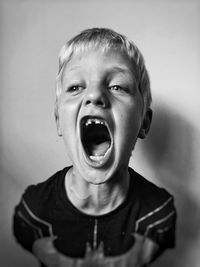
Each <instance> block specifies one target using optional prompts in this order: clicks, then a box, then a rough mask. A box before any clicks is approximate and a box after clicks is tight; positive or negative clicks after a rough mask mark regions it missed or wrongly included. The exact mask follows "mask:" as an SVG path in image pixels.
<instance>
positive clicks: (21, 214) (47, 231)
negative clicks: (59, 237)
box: [13, 186, 53, 252]
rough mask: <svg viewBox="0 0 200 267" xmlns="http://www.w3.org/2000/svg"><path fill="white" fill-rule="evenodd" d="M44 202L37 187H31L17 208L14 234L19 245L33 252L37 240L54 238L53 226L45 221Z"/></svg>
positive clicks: (14, 218)
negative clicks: (43, 215)
mask: <svg viewBox="0 0 200 267" xmlns="http://www.w3.org/2000/svg"><path fill="white" fill-rule="evenodd" d="M41 202H42V200H41V197H40V195H39V194H37V192H36V187H35V186H30V187H28V188H27V189H26V191H25V193H24V194H23V195H22V198H21V200H20V203H19V204H18V205H17V206H16V207H15V210H14V217H13V232H14V236H15V237H16V240H17V242H18V243H20V244H21V245H22V247H23V248H25V249H26V250H28V251H30V252H32V246H33V243H34V241H35V240H37V239H39V238H43V237H47V236H53V232H52V225H51V224H50V223H49V222H48V221H47V220H46V219H44V218H43V217H42V216H40V214H43V213H44V212H43V210H42V209H43V208H42V207H41V206H44V207H45V205H42V204H41Z"/></svg>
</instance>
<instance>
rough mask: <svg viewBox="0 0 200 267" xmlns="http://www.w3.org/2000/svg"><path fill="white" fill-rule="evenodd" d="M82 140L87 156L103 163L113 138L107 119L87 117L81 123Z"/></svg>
mask: <svg viewBox="0 0 200 267" xmlns="http://www.w3.org/2000/svg"><path fill="white" fill-rule="evenodd" d="M81 140H82V144H83V148H84V150H85V153H86V155H87V157H88V158H89V159H90V160H91V161H93V162H96V163H102V162H103V161H104V160H105V158H106V156H107V155H108V152H109V151H110V148H111V144H112V139H111V134H110V131H109V128H108V125H107V123H106V121H105V120H103V119H101V118H96V117H85V118H84V119H83V120H82V124H81Z"/></svg>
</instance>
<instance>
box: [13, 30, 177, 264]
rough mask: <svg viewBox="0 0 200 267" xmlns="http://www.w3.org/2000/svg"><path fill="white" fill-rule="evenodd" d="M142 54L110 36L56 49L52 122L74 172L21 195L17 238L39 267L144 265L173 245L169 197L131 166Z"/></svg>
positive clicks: (139, 124)
mask: <svg viewBox="0 0 200 267" xmlns="http://www.w3.org/2000/svg"><path fill="white" fill-rule="evenodd" d="M150 105H151V92H150V82H149V77H148V73H147V70H146V67H145V64H144V60H143V57H142V55H141V53H140V51H139V50H138V48H137V47H136V46H135V44H134V43H132V42H130V41H129V40H128V39H127V38H126V37H124V36H123V35H121V34H118V33H116V32H114V31H112V30H110V29H104V28H94V29H88V30H85V31H83V32H81V33H80V34H79V35H77V36H75V37H74V38H73V39H71V40H70V41H69V42H68V43H67V44H66V45H65V46H64V47H63V49H62V50H61V53H60V57H59V73H58V76H57V81H56V105H55V117H56V123H57V129H58V134H59V135H60V136H63V139H64V143H65V145H66V148H67V151H68V154H69V157H70V159H71V161H72V164H73V165H72V166H70V167H66V168H64V169H63V170H61V171H59V172H57V173H56V174H54V175H53V176H52V177H50V178H49V179H48V180H46V181H45V182H43V183H40V184H38V185H34V186H30V187H28V188H27V190H26V191H25V193H24V194H23V197H22V199H21V202H20V203H19V205H18V206H17V207H16V209H15V216H14V233H15V236H16V238H17V240H18V242H19V243H21V245H22V246H23V247H24V248H25V249H27V250H29V251H31V252H32V253H34V255H35V256H36V257H37V258H38V260H39V261H40V263H41V264H42V265H41V266H59V267H60V266H77V267H79V266H80V267H83V266H106V267H107V266H113V267H117V266H125V267H127V266H131V267H136V266H137V267H140V266H146V265H147V264H148V263H150V262H151V261H153V260H155V259H156V258H157V257H158V256H159V255H160V254H161V253H162V252H163V251H164V250H165V249H166V248H170V247H171V248H172V247H174V236H175V221H176V212H175V208H174V205H173V197H172V196H171V195H170V194H169V193H168V192H167V191H166V190H164V189H161V188H159V187H157V186H156V185H154V184H152V183H151V182H149V181H147V180H146V179H145V178H143V177H142V176H141V175H139V174H138V173H137V172H135V171H134V170H133V169H131V168H129V167H128V164H129V159H130V156H131V153H132V151H133V149H134V146H135V143H136V141H137V138H138V137H139V138H145V137H146V135H147V133H148V131H149V128H150V124H151V119H152V111H151V108H150Z"/></svg>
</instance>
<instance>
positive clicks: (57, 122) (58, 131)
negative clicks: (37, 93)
mask: <svg viewBox="0 0 200 267" xmlns="http://www.w3.org/2000/svg"><path fill="white" fill-rule="evenodd" d="M54 116H55V120H56V127H57V133H58V136H62V131H61V127H60V120H59V114H58V106H57V104H56V105H55V111H54Z"/></svg>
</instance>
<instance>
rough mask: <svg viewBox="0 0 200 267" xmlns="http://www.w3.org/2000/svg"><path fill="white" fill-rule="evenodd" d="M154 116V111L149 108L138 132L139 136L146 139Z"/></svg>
mask: <svg viewBox="0 0 200 267" xmlns="http://www.w3.org/2000/svg"><path fill="white" fill-rule="evenodd" d="M152 116H153V111H152V110H151V109H150V108H149V109H148V110H147V111H146V114H145V116H144V119H143V122H142V126H141V128H140V131H139V134H138V137H139V138H141V139H144V138H145V137H146V136H147V134H148V132H149V129H150V126H151V121H152Z"/></svg>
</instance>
